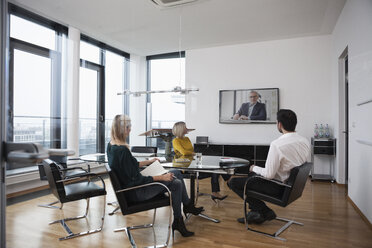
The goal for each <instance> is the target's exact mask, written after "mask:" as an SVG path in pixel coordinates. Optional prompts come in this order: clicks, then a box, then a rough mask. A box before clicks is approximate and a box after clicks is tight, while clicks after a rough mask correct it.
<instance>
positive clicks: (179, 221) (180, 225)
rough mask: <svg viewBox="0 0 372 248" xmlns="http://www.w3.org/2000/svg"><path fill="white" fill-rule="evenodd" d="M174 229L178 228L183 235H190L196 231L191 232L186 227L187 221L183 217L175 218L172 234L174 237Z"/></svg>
mask: <svg viewBox="0 0 372 248" xmlns="http://www.w3.org/2000/svg"><path fill="white" fill-rule="evenodd" d="M174 230H177V231H179V232H180V233H181V235H182V237H190V236H192V235H194V232H190V231H188V230H187V229H186V226H185V223H184V222H183V219H182V217H181V218H175V219H174V221H173V224H172V235H173V239H174Z"/></svg>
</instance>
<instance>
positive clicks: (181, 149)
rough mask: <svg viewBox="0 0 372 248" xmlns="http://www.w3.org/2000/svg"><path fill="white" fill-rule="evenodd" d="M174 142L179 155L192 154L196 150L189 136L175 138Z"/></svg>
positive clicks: (174, 147) (175, 150)
mask: <svg viewBox="0 0 372 248" xmlns="http://www.w3.org/2000/svg"><path fill="white" fill-rule="evenodd" d="M172 143H173V149H174V152H175V153H176V156H177V157H180V156H190V155H192V154H193V152H194V147H192V143H191V141H190V139H189V138H188V137H183V138H175V139H174V140H173V142H172Z"/></svg>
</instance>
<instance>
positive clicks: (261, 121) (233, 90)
mask: <svg viewBox="0 0 372 248" xmlns="http://www.w3.org/2000/svg"><path fill="white" fill-rule="evenodd" d="M252 90H254V91H262V90H275V91H276V93H277V102H278V104H277V110H276V112H278V111H279V109H280V107H279V104H280V102H279V100H280V98H279V88H254V89H253V88H252V89H231V90H220V91H219V111H218V119H219V123H221V124H276V120H275V121H271V120H226V119H221V109H222V102H221V99H222V94H223V92H234V103H233V104H234V108H235V109H236V92H237V91H252Z"/></svg>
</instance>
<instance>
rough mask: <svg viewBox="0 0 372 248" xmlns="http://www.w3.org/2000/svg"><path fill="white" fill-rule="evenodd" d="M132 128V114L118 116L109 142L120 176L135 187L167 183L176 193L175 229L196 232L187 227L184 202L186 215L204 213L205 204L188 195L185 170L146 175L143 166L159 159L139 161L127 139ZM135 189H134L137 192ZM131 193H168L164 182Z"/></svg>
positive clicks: (145, 196) (135, 196)
mask: <svg viewBox="0 0 372 248" xmlns="http://www.w3.org/2000/svg"><path fill="white" fill-rule="evenodd" d="M130 131H131V122H130V119H129V117H128V116H125V115H117V116H115V118H114V120H113V122H112V127H111V141H110V143H109V144H108V145H107V157H108V163H109V166H110V168H111V170H113V171H114V172H115V174H116V175H117V177H118V178H119V181H120V184H121V186H122V187H123V188H128V187H133V186H137V185H142V184H146V183H151V182H154V181H158V182H161V183H163V184H164V185H166V186H167V187H168V188H169V190H170V191H171V193H172V208H173V216H174V221H173V224H172V231H173V233H174V230H178V231H179V232H180V233H181V235H182V236H184V237H189V236H192V235H194V233H193V232H190V231H188V230H187V229H186V226H185V223H184V222H183V218H182V214H181V203H182V204H183V212H184V214H185V215H186V214H187V213H191V214H194V215H198V214H200V213H201V212H202V211H203V210H204V209H203V207H199V208H196V207H195V206H194V205H193V204H192V202H191V201H190V198H189V197H188V195H187V192H186V187H185V183H184V181H183V178H182V174H181V173H180V172H179V171H177V170H171V171H170V172H169V173H166V174H163V175H160V176H142V174H141V173H140V169H139V168H140V167H142V166H146V165H149V164H151V163H153V162H154V161H155V160H156V159H155V158H154V159H152V160H148V161H141V162H138V161H137V160H136V159H135V158H134V157H133V156H132V153H131V152H130V151H129V148H128V144H127V143H126V140H127V137H128V135H129V133H130ZM133 191H134V192H133ZM133 191H132V192H133V193H132V194H131V195H127V197H129V198H130V199H129V200H130V201H145V200H149V199H151V198H153V197H155V196H157V195H159V194H164V193H165V189H164V188H163V187H161V186H160V185H153V186H149V187H144V188H139V189H136V190H133Z"/></svg>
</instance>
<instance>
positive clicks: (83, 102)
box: [79, 35, 129, 155]
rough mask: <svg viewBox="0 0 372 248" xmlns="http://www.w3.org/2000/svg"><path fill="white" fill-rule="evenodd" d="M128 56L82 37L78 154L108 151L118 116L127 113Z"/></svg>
mask: <svg viewBox="0 0 372 248" xmlns="http://www.w3.org/2000/svg"><path fill="white" fill-rule="evenodd" d="M128 58H129V55H128V54H126V53H124V52H122V51H119V50H116V49H115V48H112V47H109V46H107V45H105V44H103V43H101V42H97V41H95V40H93V39H91V38H89V37H87V36H84V35H83V36H82V41H81V43H80V61H81V63H80V64H81V65H80V66H81V67H80V89H79V92H80V97H79V99H80V100H79V113H80V117H79V118H80V120H79V154H80V155H83V154H88V153H96V152H105V148H106V146H107V143H108V142H109V140H110V129H111V123H112V120H113V118H114V116H115V115H117V114H124V113H126V114H128V112H127V111H125V109H128V108H127V107H126V108H124V107H125V106H127V105H126V104H125V101H126V99H125V97H124V96H118V95H117V93H118V92H122V91H123V89H124V88H127V86H126V85H127V83H126V78H127V73H126V71H127V62H128Z"/></svg>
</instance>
